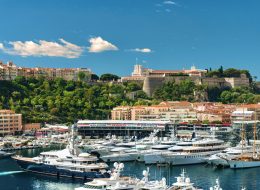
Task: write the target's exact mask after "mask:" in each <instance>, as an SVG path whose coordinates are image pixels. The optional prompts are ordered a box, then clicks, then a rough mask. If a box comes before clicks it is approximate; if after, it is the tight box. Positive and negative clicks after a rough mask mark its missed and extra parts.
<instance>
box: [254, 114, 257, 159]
mask: <svg viewBox="0 0 260 190" xmlns="http://www.w3.org/2000/svg"><path fill="white" fill-rule="evenodd" d="M254 157H257V154H256V111H255V122H254V144H253V158H254Z"/></svg>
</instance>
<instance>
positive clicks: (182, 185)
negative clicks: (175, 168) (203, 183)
mask: <svg viewBox="0 0 260 190" xmlns="http://www.w3.org/2000/svg"><path fill="white" fill-rule="evenodd" d="M185 173H186V172H185V171H184V170H182V173H181V174H180V176H179V177H176V178H177V181H176V182H175V183H173V184H172V186H171V187H169V188H168V189H167V190H202V189H200V188H198V187H195V186H194V184H193V183H191V180H190V178H189V177H186V175H185Z"/></svg>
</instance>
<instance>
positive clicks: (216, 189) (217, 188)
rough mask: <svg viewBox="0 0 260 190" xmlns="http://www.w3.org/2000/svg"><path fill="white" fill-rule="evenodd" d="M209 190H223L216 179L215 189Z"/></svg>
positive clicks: (210, 189)
mask: <svg viewBox="0 0 260 190" xmlns="http://www.w3.org/2000/svg"><path fill="white" fill-rule="evenodd" d="M209 190H222V188H221V187H220V183H219V179H216V184H215V185H214V186H213V187H210V188H209Z"/></svg>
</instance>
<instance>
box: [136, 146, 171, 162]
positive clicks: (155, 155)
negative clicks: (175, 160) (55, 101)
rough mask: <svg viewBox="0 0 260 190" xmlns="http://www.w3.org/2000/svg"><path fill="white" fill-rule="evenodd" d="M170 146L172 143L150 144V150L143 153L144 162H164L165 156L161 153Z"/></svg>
mask: <svg viewBox="0 0 260 190" xmlns="http://www.w3.org/2000/svg"><path fill="white" fill-rule="evenodd" d="M170 147H172V145H167V144H159V145H154V146H152V147H151V151H150V152H146V154H144V155H143V159H144V162H145V164H156V163H165V158H164V157H163V156H162V155H163V153H164V152H165V151H168V148H170ZM139 159H140V158H139Z"/></svg>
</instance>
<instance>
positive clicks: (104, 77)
mask: <svg viewBox="0 0 260 190" xmlns="http://www.w3.org/2000/svg"><path fill="white" fill-rule="evenodd" d="M118 79H120V77H119V76H117V75H114V74H111V73H105V74H102V75H101V76H100V80H102V81H117V80H118Z"/></svg>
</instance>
